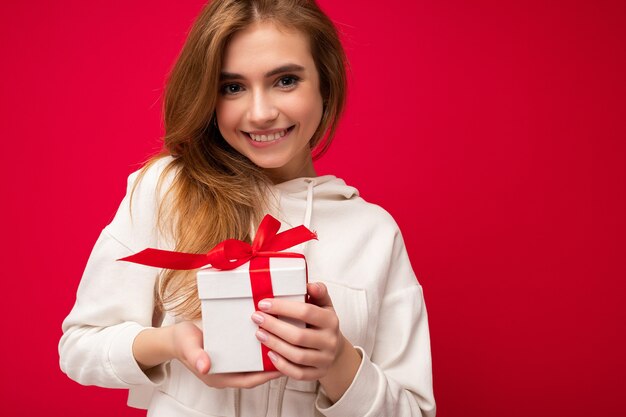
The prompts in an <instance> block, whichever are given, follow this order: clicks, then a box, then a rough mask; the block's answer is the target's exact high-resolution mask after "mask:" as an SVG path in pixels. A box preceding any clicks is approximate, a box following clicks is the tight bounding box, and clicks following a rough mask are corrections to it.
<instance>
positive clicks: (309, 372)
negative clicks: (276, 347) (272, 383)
mask: <svg viewBox="0 0 626 417" xmlns="http://www.w3.org/2000/svg"><path fill="white" fill-rule="evenodd" d="M268 356H269V358H270V360H271V361H272V363H273V364H274V366H275V367H276V369H278V370H279V371H280V372H281V373H282V374H283V375H286V376H288V377H290V378H293V379H296V380H298V381H314V380H316V379H318V378H320V377H321V376H322V372H321V370H319V369H318V368H313V367H310V366H299V365H296V364H294V363H292V362H290V361H288V360H287V359H285V358H283V357H282V356H280V355H279V354H278V353H276V352H274V351H271V350H270V351H269V352H268Z"/></svg>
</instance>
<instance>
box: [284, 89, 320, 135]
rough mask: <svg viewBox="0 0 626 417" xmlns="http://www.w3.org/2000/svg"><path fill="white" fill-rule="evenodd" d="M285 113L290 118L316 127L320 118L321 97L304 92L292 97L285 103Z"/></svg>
mask: <svg viewBox="0 0 626 417" xmlns="http://www.w3.org/2000/svg"><path fill="white" fill-rule="evenodd" d="M285 104H286V105H285V109H286V113H287V114H288V115H289V116H290V118H291V119H293V120H294V121H297V122H299V123H301V124H302V125H305V126H312V127H313V128H317V125H318V124H319V122H320V120H321V118H322V108H323V107H322V98H321V96H320V95H319V94H304V95H302V96H299V97H292V98H290V100H288V101H287V102H286V103H285Z"/></svg>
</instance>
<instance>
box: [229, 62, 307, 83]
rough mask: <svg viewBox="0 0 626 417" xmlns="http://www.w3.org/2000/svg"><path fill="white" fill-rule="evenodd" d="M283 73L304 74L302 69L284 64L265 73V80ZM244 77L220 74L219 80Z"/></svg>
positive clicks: (242, 77)
mask: <svg viewBox="0 0 626 417" xmlns="http://www.w3.org/2000/svg"><path fill="white" fill-rule="evenodd" d="M285 72H304V67H303V66H301V65H298V64H286V65H281V66H280V67H277V68H274V69H273V70H271V71H268V72H266V73H265V78H269V77H273V76H274V75H278V74H282V73H285ZM244 78H245V77H244V76H243V75H241V74H235V73H233V72H222V73H220V80H222V81H226V80H242V79H244Z"/></svg>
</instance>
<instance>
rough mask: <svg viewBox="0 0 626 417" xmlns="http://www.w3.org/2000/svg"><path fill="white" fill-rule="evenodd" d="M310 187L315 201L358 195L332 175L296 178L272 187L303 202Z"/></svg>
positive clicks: (352, 188)
mask: <svg viewBox="0 0 626 417" xmlns="http://www.w3.org/2000/svg"><path fill="white" fill-rule="evenodd" d="M311 186H312V187H313V189H314V195H315V198H316V199H324V200H335V201H336V200H344V199H345V200H347V199H350V198H352V197H357V196H358V195H359V191H358V190H357V189H356V188H354V187H351V186H349V185H346V183H345V181H344V180H342V179H341V178H337V177H335V176H334V175H322V176H320V177H305V178H296V179H293V180H289V181H285V182H282V183H280V184H276V185H275V186H274V187H275V188H276V189H277V190H278V191H279V192H280V193H281V194H282V195H286V196H289V197H290V198H295V199H303V200H304V199H306V198H307V194H308V189H309V188H310V187H311Z"/></svg>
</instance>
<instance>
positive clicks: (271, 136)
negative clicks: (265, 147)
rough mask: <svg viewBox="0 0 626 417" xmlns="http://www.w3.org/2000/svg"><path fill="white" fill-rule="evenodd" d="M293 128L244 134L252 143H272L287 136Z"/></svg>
mask: <svg viewBox="0 0 626 417" xmlns="http://www.w3.org/2000/svg"><path fill="white" fill-rule="evenodd" d="M291 129H293V126H291V127H288V128H286V129H282V130H273V131H267V132H245V133H246V134H247V135H248V137H249V138H250V139H252V140H253V141H254V142H273V141H275V140H278V139H280V138H282V137H284V136H285V135H287V134H288V133H289V132H290V131H291Z"/></svg>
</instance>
